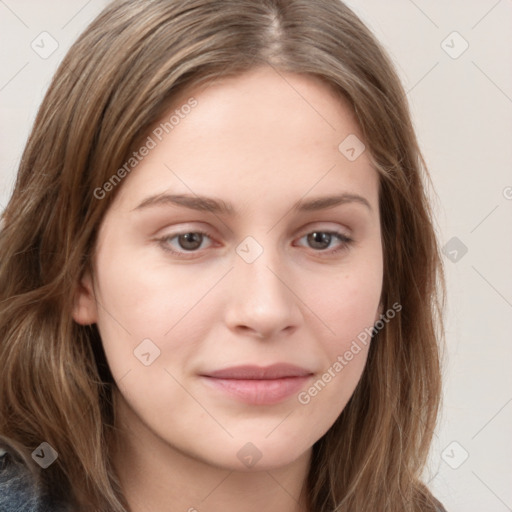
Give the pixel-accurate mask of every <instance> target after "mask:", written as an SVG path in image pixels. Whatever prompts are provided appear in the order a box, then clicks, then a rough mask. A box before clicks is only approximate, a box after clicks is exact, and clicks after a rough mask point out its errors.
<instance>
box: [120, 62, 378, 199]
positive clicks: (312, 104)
mask: <svg viewBox="0 0 512 512" xmlns="http://www.w3.org/2000/svg"><path fill="white" fill-rule="evenodd" d="M192 99H193V101H194V105H195V106H194V107H193V108H188V107H187V108H185V106H186V105H190V104H192V103H191V100H192ZM148 137H150V138H151V139H152V141H153V142H154V147H152V149H151V150H150V151H149V152H148V154H147V155H146V156H145V157H144V158H143V159H142V160H141V161H140V163H137V167H136V169H134V172H132V173H130V176H129V178H128V179H126V180H125V181H126V183H123V187H122V188H123V191H122V194H120V196H122V197H124V198H129V199H131V200H132V201H133V200H135V199H136V198H140V197H141V196H142V195H150V194H153V195H154V194H156V193H163V192H166V191H172V192H178V193H189V194H190V193H192V194H194V193H197V194H201V195H213V196H217V197H223V196H228V198H229V200H230V202H236V201H237V198H238V199H239V200H240V201H241V202H245V203H246V204H247V203H250V202H252V201H258V200H259V202H260V203H261V202H262V201H263V200H264V199H265V198H268V199H271V198H273V199H274V200H276V199H280V200H285V199H286V197H287V196H290V199H291V198H294V201H296V200H297V199H299V198H300V197H301V196H303V195H304V194H307V193H308V190H311V191H312V192H316V193H318V192H322V191H323V192H327V191H329V192H336V193H338V192H349V193H350V192H351V193H361V192H365V191H366V192H367V193H369V194H372V193H373V194H374V195H375V192H376V184H377V176H376V172H375V171H374V170H373V168H372V167H371V165H370V162H369V159H368V157H367V155H366V154H365V152H364V151H363V152H362V153H361V154H360V155H359V156H358V157H357V158H356V159H353V160H350V159H348V158H347V157H346V155H344V154H343V153H342V152H341V151H340V144H341V145H342V146H343V143H344V141H345V140H355V141H359V142H360V144H361V147H364V146H362V145H363V140H362V139H363V138H362V135H361V132H360V128H359V126H358V123H357V121H356V117H355V115H354V112H353V110H352V108H351V107H350V105H349V103H348V101H347V100H345V99H344V98H343V97H342V96H341V95H340V94H338V93H337V92H336V91H335V90H334V89H333V87H332V86H331V85H329V84H327V83H325V82H324V81H323V80H321V79H320V78H318V77H314V76H311V75H303V74H296V73H285V72H282V71H277V70H274V69H273V68H271V67H262V68H256V69H255V70H252V71H250V72H247V73H244V74H242V75H237V76H234V77H228V78H220V79H217V80H215V81H213V82H209V83H207V84H202V85H201V86H199V87H196V88H189V89H188V90H184V91H182V92H181V93H180V94H179V95H178V96H176V98H175V99H174V102H173V105H172V106H171V107H170V108H169V109H168V110H167V111H166V113H165V114H164V115H163V116H162V117H161V118H160V119H159V121H158V122H157V123H155V125H154V126H153V127H152V128H151V129H150V131H149V133H148ZM354 137H355V139H354ZM334 188H336V190H334ZM375 199H376V198H375V197H373V200H375ZM370 200H372V199H371V198H370Z"/></svg>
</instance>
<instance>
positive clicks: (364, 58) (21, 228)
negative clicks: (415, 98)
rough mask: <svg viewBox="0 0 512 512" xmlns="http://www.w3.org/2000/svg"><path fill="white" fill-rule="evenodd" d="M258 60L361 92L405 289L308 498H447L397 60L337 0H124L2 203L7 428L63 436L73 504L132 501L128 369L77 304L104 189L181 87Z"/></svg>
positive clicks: (320, 455)
mask: <svg viewBox="0 0 512 512" xmlns="http://www.w3.org/2000/svg"><path fill="white" fill-rule="evenodd" d="M258 65H267V66H272V67H273V68H274V69H275V70H276V71H277V72H282V71H291V72H298V73H306V74H310V75H314V76H317V77H320V78H322V79H323V80H324V81H325V82H326V83H328V84H330V85H332V86H333V87H334V89H335V90H336V91H338V92H339V94H341V95H343V97H344V98H346V99H348V100H349V102H350V104H351V105H352V107H353V109H354V112H355V114H356V116H357V119H358V122H359V124H360V127H361V130H362V133H363V135H364V141H365V144H366V147H367V149H368V150H369V154H370V157H371V160H372V163H373V165H374V167H375V169H376V170H377V171H378V173H379V176H380V178H379V179H380V190H379V204H380V216H381V231H382V242H383V248H384V281H383V289H382V305H383V308H384V310H387V309H388V308H389V307H391V305H392V304H394V303H396V302H398V303H399V304H401V306H402V310H401V312H400V315H397V317H396V318H395V319H394V320H393V321H392V322H387V323H386V325H385V326H384V328H383V329H381V330H380V331H379V332H378V333H375V334H374V339H373V342H372V344H371V348H370V352H369V356H368V361H367V365H366V368H365V370H364V373H363V376H362V378H361V380H360V382H359V384H358V386H357V388H356V391H355V392H354V394H353V396H352V398H351V399H350V401H349V403H348V404H347V406H346V407H345V409H344V411H343V412H342V414H341V415H340V416H339V417H338V419H337V420H336V422H335V423H334V425H333V426H332V427H331V428H330V430H329V431H328V432H327V433H326V434H325V435H324V436H323V437H322V438H321V439H320V440H319V441H318V442H317V443H315V445H314V447H313V459H312V465H311V468H310V472H309V476H308V480H307V482H306V487H307V489H306V490H307V496H308V501H309V504H310V510H311V511H312V512H327V511H329V512H332V511H333V510H336V511H340V512H341V511H350V512H363V511H364V512H367V511H369V510H379V511H393V512H406V511H407V512H419V511H424V512H427V511H428V512H430V511H433V510H435V503H436V501H435V499H434V498H433V497H432V495H431V494H430V492H429V491H428V489H427V488H426V486H425V485H424V484H422V483H421V473H422V471H423V468H424V465H425V461H426V457H427V454H428V450H429V446H430V442H431V439H432V435H433V429H434V427H435V424H436V417H437V412H438V408H439V402H440V393H441V379H440V361H439V360H440V358H439V346H440V345H439V343H440V342H441V341H442V340H443V338H444V336H443V322H442V310H443V306H444V295H445V284H444V276H443V270H442V266H441V258H440V255H439V249H438V245H437V241H436V236H435V230H434V227H433V226H434V220H433V219H434V217H433V214H432V210H431V206H430V203H429V198H428V195H427V192H428V190H427V188H428V186H430V178H429V176H428V173H427V169H426V166H425V162H424V160H423V158H422V156H421V153H420V149H419V147H418V143H417V140H416V136H415V133H414V130H413V127H412V123H411V119H410V113H409V110H408V106H407V101H406V96H405V93H404V90H403V88H402V86H401V85H400V81H399V79H398V77H397V75H396V73H395V71H394V69H393V65H392V63H391V62H390V60H389V58H388V57H387V55H386V53H385V52H384V50H383V49H382V47H381V46H380V45H379V43H378V42H377V41H376V40H375V38H374V37H373V35H372V34H371V33H370V31H369V30H368V29H367V28H366V27H365V25H364V24H363V23H362V22H361V21H360V20H359V19H358V17H357V16H356V15H355V14H354V13H353V12H352V11H351V10H350V9H349V8H348V7H346V6H345V5H344V4H343V3H342V2H340V1H339V0H315V1H314V2H312V1H310V0H259V1H257V2H255V1H253V0H187V1H182V0H119V1H115V2H113V3H112V4H110V5H109V6H108V7H107V8H106V9H105V10H104V11H103V12H102V13H101V14H100V15H99V16H98V17H97V18H96V19H95V20H94V21H93V22H92V23H91V25H90V26H89V27H88V28H87V29H86V30H85V32H84V33H83V34H82V35H81V36H80V37H79V39H78V40H77V41H76V43H75V44H74V45H73V46H72V48H71V49H70V50H69V52H68V54H67V55H66V57H65V58H64V60H63V62H62V63H61V65H60V67H59V69H58V70H57V72H56V74H55V77H54V79H53V81H52V83H51V85H50V88H49V90H48V92H47V94H46V96H45V98H44V101H43V103H42V105H41V107H40V110H39V112H38V115H37V118H36V120H35V124H34V127H33V130H32V133H31V135H30V137H29V140H28V143H27V145H26V148H25V151H24V153H23V157H22V160H21V164H20V168H19V172H18V176H17V182H16V186H15V190H14V193H13V195H12V199H11V200H10V202H9V204H8V206H7V208H6V210H5V212H4V213H3V216H2V217H3V219H2V220H3V229H2V230H1V233H0V294H1V295H0V361H2V372H1V376H0V435H1V436H5V437H6V438H8V439H11V440H12V441H13V443H14V444H15V445H17V446H22V447H24V449H25V450H26V454H30V452H31V451H32V450H33V449H34V448H35V447H37V446H38V445H39V444H40V443H41V442H42V441H46V442H48V443H49V444H50V445H51V446H53V447H54V448H55V449H56V450H57V452H58V453H59V457H58V459H57V461H56V462H55V463H54V464H53V465H52V466H50V467H49V468H48V469H46V470H44V471H41V472H40V473H41V474H40V478H41V480H42V481H44V482H46V485H48V486H49V487H52V486H53V487H54V488H58V489H59V490H60V492H61V493H62V492H63V490H64V489H69V496H68V499H69V500H70V501H71V502H72V503H74V505H75V507H76V509H83V510H108V511H113V512H121V511H123V510H125V509H127V504H126V503H125V501H124V498H123V494H122V490H121V489H120V486H119V483H118V480H117V479H116V475H115V471H114V468H113V465H112V461H111V457H110V456H109V449H110V447H111V445H112V442H113V439H114V437H115V435H114V434H115V432H113V428H112V425H113V407H112V400H111V393H112V388H113V386H114V385H115V384H114V383H113V381H112V378H111V375H110V374H109V371H108V367H107V365H106V362H105V358H104V355H103V353H102V348H101V339H100V337H99V334H98V331H97V328H96V326H94V325H93V326H90V327H84V326H80V325H78V324H77V323H75V322H74V321H73V320H72V314H71V313H72V304H73V297H74V296H75V293H76V291H77V287H78V286H79V282H80V278H81V276H82V275H83V273H84V271H85V270H86V269H88V268H89V265H90V263H91V254H92V252H93V250H94V247H95V240H96V235H97V233H98V228H99V225H100V223H101V221H102V219H103V217H104V215H105V213H106V211H107V209H108V208H109V205H110V204H111V202H112V200H113V199H114V197H115V195H116V192H117V190H118V189H119V188H120V187H119V186H118V187H116V189H115V190H112V191H111V192H110V193H108V194H106V195H105V197H104V198H102V199H98V197H97V196H98V193H97V190H98V189H99V188H101V187H102V186H103V184H104V183H106V182H107V181H108V180H109V179H111V177H112V176H113V174H114V173H115V172H116V171H117V169H119V168H120V167H122V166H123V164H124V163H125V162H126V161H127V158H128V157H129V155H130V153H131V151H132V150H133V148H134V147H135V145H136V143H137V142H138V141H140V140H142V138H143V137H144V136H146V135H147V133H148V130H149V129H150V127H151V126H153V125H154V123H155V121H157V120H158V119H160V118H161V116H162V115H163V113H165V112H166V109H167V108H168V105H169V104H170V102H171V101H172V99H173V98H174V97H175V96H176V95H177V94H178V93H180V92H182V91H185V90H186V89H187V88H189V87H190V88H191V87H193V86H195V85H198V84H199V83H207V82H208V81H209V80H212V79H216V78H218V77H223V76H234V75H238V74H240V73H243V72H244V71H246V70H249V69H251V68H253V67H254V66H258ZM340 142H341V141H340ZM120 186H122V184H121V185H120ZM95 191H96V193H95Z"/></svg>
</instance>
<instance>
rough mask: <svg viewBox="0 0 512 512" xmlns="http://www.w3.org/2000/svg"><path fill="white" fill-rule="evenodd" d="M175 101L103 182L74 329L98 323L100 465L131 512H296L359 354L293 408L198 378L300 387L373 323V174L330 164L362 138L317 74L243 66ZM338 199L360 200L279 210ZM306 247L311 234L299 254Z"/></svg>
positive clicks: (353, 380) (377, 284)
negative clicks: (244, 251) (176, 199)
mask: <svg viewBox="0 0 512 512" xmlns="http://www.w3.org/2000/svg"><path fill="white" fill-rule="evenodd" d="M191 96H193V97H194V98H195V99H196V100H197V102H198V104H197V106H196V107H195V108H194V109H193V110H192V111H191V112H190V114H189V115H188V116H187V117H186V118H185V119H183V120H181V122H180V124H179V125H178V126H176V127H175V128H174V130H173V131H172V132H171V133H170V134H169V135H167V136H166V137H164V138H163V140H162V141H161V142H159V143H158V144H157V146H156V147H155V148H154V149H152V150H151V151H150V152H149V154H148V155H147V156H146V157H145V158H144V159H143V161H142V162H141V163H140V164H139V165H138V166H137V168H136V169H135V170H134V171H133V172H132V173H131V174H130V175H129V176H128V177H127V178H126V179H125V180H124V182H123V183H122V184H121V185H120V190H119V191H118V195H117V196H116V198H115V201H114V203H113V205H112V206H111V207H110V209H109V211H108V212H107V214H106V216H105V218H104V220H103V223H102V226H101V229H100V232H99V236H98V241H97V245H96V251H95V255H94V259H93V266H92V268H93V273H92V275H90V274H87V275H85V276H84V277H83V279H82V283H81V284H82V286H81V290H80V293H79V294H78V296H77V299H76V303H75V308H74V319H75V321H76V322H78V323H81V324H91V323H96V324H97V325H98V328H99V331H100V334H101V337H102V340H103V345H104V348H105V353H106V356H107V359H108V363H109V366H110V369H111V372H112V375H113V377H114V379H115V381H116V384H117V387H118V389H117V390H116V396H115V398H116V406H115V413H116V423H117V426H118V428H119V435H118V439H117V441H118V447H119V449H118V450H117V451H116V455H115V460H114V464H115V466H116V468H117V470H118V472H119V476H120V480H121V484H122V487H123V490H124V492H125V494H126V498H127V500H128V503H129V505H130V508H131V510H132V512H145V511H151V512H160V511H162V512H163V511H166V512H169V511H172V512H174V511H190V512H192V511H193V510H194V509H195V510H198V511H200V512H203V511H204V512H235V511H238V512H239V511H244V512H260V511H261V510H276V511H277V510H279V511H280V512H305V511H306V510H307V508H306V506H305V504H304V503H303V502H302V501H301V500H299V496H300V491H301V488H302V486H303V483H304V480H305V478H306V475H307V472H308V469H309V465H310V458H311V454H312V446H313V444H314V443H315V442H316V441H317V440H318V439H320V438H321V437H322V436H323V435H324V434H325V433H326V432H327V430H328V429H329V428H330V427H331V426H332V424H333V423H334V421H335V420H336V418H337V417H338V416H339V415H340V413H341V412H342V410H343V408H344V407H345V405H346V403H347V401H348V400H349V398H350V396H351V395H352V393H353V391H354V389H355V387H356V385H357V383H358V382H359V380H360V377H361V374H362V372H363V370H364V366H365V363H366V357H367V352H368V346H366V347H364V346H363V347H362V350H361V352H359V353H358V354H357V355H356V356H354V358H353V359H352V360H351V361H350V362H349V364H347V365H346V366H345V367H344V368H343V371H341V372H340V373H339V374H337V375H336V376H335V377H334V378H332V379H331V381H330V382H329V383H328V384H327V385H326V386H325V387H324V388H323V389H322V390H321V391H320V392H318V394H316V396H314V397H312V398H311V400H310V402H309V403H308V404H301V403H300V402H299V401H298V399H297V394H295V395H293V396H291V397H289V398H286V399H285V400H283V401H282V402H280V403H278V404H273V405H250V404H246V403H243V402H241V401H238V400H235V399H233V398H232V397H230V396H226V395H225V394H223V393H220V392H218V391H217V390H213V389H210V388H209V387H207V386H205V385H204V383H203V381H202V380H201V378H200V377H199V375H200V374H201V373H202V372H205V371H211V370H216V369H223V368H227V367H231V366H236V365H242V364H251V365H258V366H268V365H270V364H273V363H276V362H287V363H292V364H295V365H298V366H301V367H304V368H307V369H309V370H310V371H311V372H312V373H313V374H314V375H313V376H311V378H310V380H309V381H308V383H307V384H306V385H305V386H304V390H306V391H307V390H308V389H309V388H310V387H311V386H312V385H313V384H314V382H315V381H317V380H318V379H319V378H320V376H321V375H322V374H323V373H324V372H325V371H327V369H328V368H329V367H332V365H333V363H334V362H335V361H336V359H337V357H338V356H339V355H340V354H344V353H345V352H346V350H348V348H349V347H350V344H351V342H352V341H353V340H354V339H355V338H356V336H357V335H358V334H359V333H361V332H362V331H363V330H364V328H368V327H371V326H372V325H373V324H374V323H375V321H376V320H377V319H378V318H379V316H380V314H381V312H382V310H381V309H380V308H379V301H380V296H381V291H382V277H383V257H382V245H381V231H380V218H379V208H378V204H379V203H378V174H377V172H376V171H375V170H374V169H373V168H372V166H371V164H370V161H369V159H368V156H367V152H363V153H362V154H361V155H360V156H359V157H358V158H357V159H356V160H355V161H350V160H349V159H347V158H346V157H345V156H344V155H343V154H342V153H340V151H339V150H338V145H339V144H340V143H341V142H342V141H343V140H344V139H345V138H346V137H347V136H348V135H350V134H355V135H356V136H357V137H359V138H360V139H361V140H363V137H362V135H361V132H360V129H359V127H358V125H357V123H356V120H355V117H354V115H353V114H352V112H351V110H350V108H349V106H348V103H346V102H345V101H342V100H341V99H340V98H339V97H338V96H336V95H334V94H333V92H332V91H331V89H330V88H328V87H327V86H326V85H325V84H324V83H323V82H321V81H320V80H319V79H317V78H313V77H311V76H306V75H299V74H294V73H293V74H292V73H283V72H280V73H277V72H276V71H275V70H274V69H272V68H271V67H262V68H257V69H255V70H252V71H251V72H249V73H246V74H243V75H240V76H237V77H231V78H229V79H224V80H222V81H219V82H218V83H215V84H210V85H209V86H208V87H201V88H198V89H195V90H189V91H187V92H186V94H183V95H182V96H181V97H179V98H176V102H175V105H174V106H173V109H172V110H174V109H175V108H177V107H179V106H180V105H181V104H184V103H185V102H186V101H187V99H188V98H190V97H191ZM164 118H166V119H168V115H166V116H164ZM161 194H188V195H190V196H192V197H196V196H207V197H210V198H215V199H216V200H218V201H223V202H224V203H229V204H231V206H232V209H233V211H234V212H233V213H232V214H227V213H213V212H209V211H197V210H194V209H190V208H187V207H185V206H183V205H175V204H171V203H170V202H168V201H167V202H160V203H159V204H153V205H147V206H145V207H142V208H137V207H138V206H139V205H141V203H143V202H144V201H145V200H146V199H147V198H149V197H153V196H159V195H161ZM341 194H351V195H357V196H360V197H361V198H363V199H364V201H366V202H367V203H368V204H364V201H362V200H346V201H345V202H341V203H339V204H337V205H334V206H332V205H331V206H330V207H328V208H322V209H318V210H310V211H302V212H298V211H295V210H294V208H293V207H294V205H295V203H297V202H298V201H301V202H306V201H308V200H311V199H314V198H324V197H328V196H333V195H341ZM198 231H205V232H206V233H207V236H203V237H202V238H201V236H200V235H196V238H192V242H197V243H196V244H195V246H194V248H191V247H192V246H193V244H192V243H191V241H190V240H187V239H186V238H183V237H181V238H180V237H179V236H177V235H178V234H186V233H197V232H198ZM333 232H338V233H341V234H342V235H344V236H346V237H349V238H352V239H353V242H351V243H349V244H348V245H344V242H343V240H342V239H340V238H338V237H337V236H336V235H332V236H330V237H329V235H328V234H329V233H333ZM311 233H325V234H327V236H325V235H324V238H323V240H324V241H323V242H322V238H321V235H320V237H318V239H317V240H318V241H317V242H316V243H315V239H311V237H308V235H309V234H311ZM248 236H250V237H252V239H254V240H255V241H256V242H257V244H258V246H259V247H261V249H262V251H263V252H262V253H261V255H259V257H257V258H256V259H255V260H254V261H253V262H251V263H248V262H247V261H245V260H244V259H243V258H242V257H241V256H240V255H239V253H237V250H236V249H237V247H238V246H239V244H240V243H241V242H243V241H244V240H245V239H246V237H248ZM187 242H188V244H187ZM251 243H253V242H251ZM242 247H244V246H242ZM245 247H246V248H249V246H245ZM255 247H257V246H254V245H253V246H250V248H249V251H254V250H256V249H255ZM165 248H169V249H172V250H174V251H177V252H178V254H173V253H171V252H169V251H166V250H165ZM338 249H339V250H338ZM335 250H338V252H336V253H335V252H333V251H335ZM144 339H150V340H152V342H153V343H154V344H155V345H156V346H157V347H158V349H159V350H160V356H159V357H158V358H156V359H155V360H154V362H152V363H151V364H150V365H148V366H145V365H144V364H142V363H141V362H140V361H139V359H137V357H135V355H134V350H135V349H136V348H137V347H138V346H139V345H140V343H141V342H142V340H144ZM247 443H252V445H254V446H255V447H257V449H258V451H259V453H260V454H261V458H260V459H259V460H258V462H257V463H256V464H255V465H254V466H252V467H248V466H247V465H246V464H244V463H243V462H242V461H241V460H240V458H239V457H238V456H237V453H238V452H239V451H240V450H241V449H242V448H243V447H244V446H246V445H247ZM252 445H251V446H252ZM251 449H252V448H251Z"/></svg>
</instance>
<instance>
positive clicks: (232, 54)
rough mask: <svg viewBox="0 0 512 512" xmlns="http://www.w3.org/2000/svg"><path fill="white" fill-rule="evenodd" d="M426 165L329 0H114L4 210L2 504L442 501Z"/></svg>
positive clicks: (393, 79) (400, 107) (344, 13)
mask: <svg viewBox="0 0 512 512" xmlns="http://www.w3.org/2000/svg"><path fill="white" fill-rule="evenodd" d="M427 180H428V174H427V171H426V168H425V165H424V162H423V159H422V157H421V153H420V150H419V148H418V144H417V141H416V138H415V134H414V131H413V128H412V125H411V120H410V115H409V112H408V107H407V103H406V98H405V94H404V91H403V89H402V87H401V85H400V83H399V80H398V78H397V75H396V74H395V71H394V70H393V67H392V65H391V63H390V61H389V59H388V57H387V56H386V54H385V53H384V51H383V49H382V48H381V46H380V45H379V44H378V43H377V42H376V40H375V39H374V37H373V36H372V35H371V33H370V32H369V31H368V29H367V28H366V27H365V26H364V25H363V24H362V22H361V21H360V20H359V19H358V18H357V17H356V16H355V15H354V14H353V13H352V12H351V11H350V9H348V8H347V7H346V6H345V5H344V4H342V3H341V2H339V0H318V1H315V2H310V1H309V0H263V1H259V2H254V1H253V0H214V1H212V0H187V1H178V0H172V1H170V0H121V1H115V2H113V3H112V4H111V5H109V6H108V7H107V8H106V9H105V10H104V11H103V12H102V13H101V14H100V15H99V16H98V18H97V19H96V20H95V21H94V22H93V23H92V24H91V25H90V26H89V27H88V28H87V30H86V31H85V32H84V33H83V34H82V35H81V36H80V38H79V39H78V41H77V42H76V43H75V44H74V46H73V47H72V48H71V50H70V51H69V53H68V55H67V56H66V57H65V59H64V61H63V62H62V64H61V66H60V67H59V69H58V71H57V73H56V75H55V77H54V80H53V82H52V84H51V86H50V88H49V91H48V93H47V95H46V97H45V99H44V101H43V104H42V106H41V108H40V111H39V113H38V116H37V119H36V121H35V125H34V128H33V131H32V134H31V136H30V138H29V141H28V143H27V147H26V149H25V152H24V154H23V158H22V162H21V165H20V169H19V173H18V178H17V182H16V187H15V190H14V193H13V195H12V199H11V201H10V203H9V204H8V206H7V208H6V210H5V212H4V213H3V228H2V231H1V234H0V290H1V292H0V293H1V297H0V320H1V321H0V329H1V332H0V360H1V361H2V372H1V377H0V407H1V409H0V435H1V436H2V441H3V442H2V446H3V451H2V452H0V455H1V457H0V460H1V461H2V462H1V465H0V482H2V483H1V484H0V495H1V496H0V504H1V507H0V508H2V510H45V508H44V507H47V509H48V510H73V511H78V510H84V511H113V512H122V511H131V512H143V511H146V510H151V511H155V512H158V511H164V510H165V511H173V512H175V511H189V512H192V511H201V512H217V511H221V510H222V511H224V512H230V511H234V510H244V511H261V510H265V511H274V510H280V511H281V512H288V511H289V512H292V511H294V512H299V511H300V512H306V511H307V512H328V511H329V512H331V511H334V510H336V511H339V512H342V511H347V512H368V511H370V510H372V511H377V510H378V511H390V512H391V511H392V512H420V511H421V512H434V511H441V510H443V509H442V506H441V505H440V503H439V502H438V501H437V500H436V499H435V498H434V497H433V496H432V494H431V493H430V491H429V490H428V489H427V487H426V486H425V485H424V484H423V483H422V481H421V476H422V471H423V469H424V465H425V461H426V457H427V454H428V450H429V446H430V442H431V438H432V435H433V429H434V427H435V423H436V415H437V411H438V406H439V400H440V368H439V342H440V341H441V340H442V337H443V329H442V317H441V313H442V303H443V297H444V281H443V272H442V268H441V260H440V257H439V251H438V246H437V242H436V238H435V232H434V229H433V218H432V213H431V209H430V206H429V203H428V200H427V194H426V191H425V186H426V184H427Z"/></svg>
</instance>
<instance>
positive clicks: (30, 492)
mask: <svg viewBox="0 0 512 512" xmlns="http://www.w3.org/2000/svg"><path fill="white" fill-rule="evenodd" d="M40 494H41V493H40V490H39V486H38V485H37V482H36V480H35V478H34V477H33V475H32V473H31V472H30V470H29V469H28V468H27V467H26V466H25V465H24V464H23V463H22V462H21V461H20V460H19V459H18V458H17V457H16V456H15V454H14V452H13V451H12V450H11V449H9V447H7V446H5V445H0V510H2V512H3V511H5V512H10V511H11V510H12V511H18V510H19V511H20V512H36V511H37V512H39V511H40V510H41V507H40V502H41V497H40Z"/></svg>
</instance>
